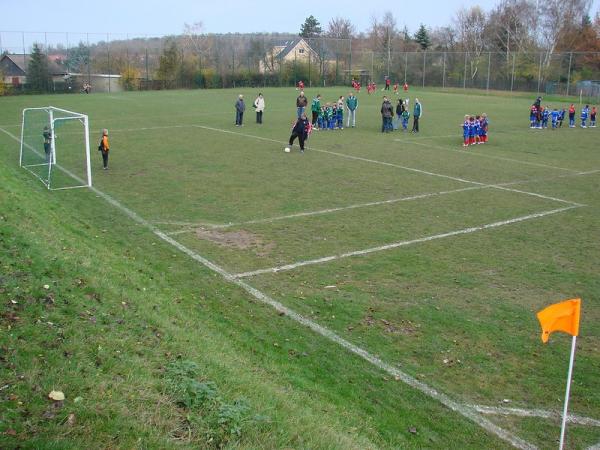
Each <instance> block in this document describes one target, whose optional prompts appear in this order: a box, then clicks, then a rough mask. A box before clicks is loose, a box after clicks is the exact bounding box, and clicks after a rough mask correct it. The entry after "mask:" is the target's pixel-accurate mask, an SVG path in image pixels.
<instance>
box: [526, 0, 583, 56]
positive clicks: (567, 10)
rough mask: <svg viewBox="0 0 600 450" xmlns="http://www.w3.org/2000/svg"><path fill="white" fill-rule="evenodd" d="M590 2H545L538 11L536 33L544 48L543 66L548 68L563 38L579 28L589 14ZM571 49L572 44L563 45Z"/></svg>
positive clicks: (549, 0) (571, 0) (554, 0)
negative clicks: (537, 30)
mask: <svg viewBox="0 0 600 450" xmlns="http://www.w3.org/2000/svg"><path fill="white" fill-rule="evenodd" d="M591 4H592V2H591V0H546V1H545V2H544V6H543V8H542V9H541V11H540V30H539V32H538V33H537V35H538V36H539V39H540V44H541V45H542V47H543V48H544V65H545V66H546V67H548V66H549V65H550V60H551V58H552V55H553V54H554V52H555V51H556V49H557V46H558V44H559V43H560V41H561V39H562V38H563V37H564V36H568V35H571V36H573V34H572V33H571V31H572V30H574V29H576V28H578V27H579V26H581V23H582V21H583V18H584V17H586V16H587V15H588V14H589V11H590V7H591ZM565 44H566V45H565V47H569V48H570V47H572V45H573V44H574V42H567V43H565Z"/></svg>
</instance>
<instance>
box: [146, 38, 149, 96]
mask: <svg viewBox="0 0 600 450" xmlns="http://www.w3.org/2000/svg"><path fill="white" fill-rule="evenodd" d="M149 84H150V74H149V72H148V45H146V90H148V89H149V88H148V86H149Z"/></svg>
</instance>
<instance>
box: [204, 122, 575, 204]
mask: <svg viewBox="0 0 600 450" xmlns="http://www.w3.org/2000/svg"><path fill="white" fill-rule="evenodd" d="M194 126H195V127H196V128H202V129H205V130H211V131H217V132H220V133H226V134H233V135H238V136H245V137H250V138H254V139H259V140H263V141H268V142H275V143H278V144H285V143H286V142H285V141H278V140H276V139H271V138H266V137H262V136H256V135H253V134H246V133H239V132H236V131H231V130H223V129H221V128H214V127H208V126H205V125H194ZM305 148H307V149H310V150H312V151H315V152H320V153H326V154H329V155H335V156H339V157H341V158H346V159H352V160H355V161H363V162H368V163H371V164H378V165H382V166H387V167H396V168H398V169H403V170H406V171H409V172H415V173H420V174H423V175H429V176H433V177H438V178H445V179H448V180H454V181H458V182H460V183H467V184H473V185H475V186H486V187H491V188H495V189H501V190H508V189H507V188H504V187H501V186H500V185H498V184H488V183H481V182H479V181H473V180H466V179H464V178H459V177H454V176H451V175H444V174H441V173H436V172H430V171H427V170H422V169H416V168H414V167H408V166H402V165H400V164H394V163H389V162H385V161H378V160H375V159H369V158H363V157H361V156H353V155H347V154H345V153H339V152H334V151H331V150H322V149H318V148H315V147H310V146H306V147H305ZM514 192H518V193H520V194H525V195H532V196H535V197H539V198H545V199H547V200H553V201H560V202H563V203H567V204H570V205H579V204H577V203H575V202H572V201H569V200H563V199H557V198H555V197H548V196H545V195H542V194H537V193H534V192H528V191H521V190H516V189H515V190H514Z"/></svg>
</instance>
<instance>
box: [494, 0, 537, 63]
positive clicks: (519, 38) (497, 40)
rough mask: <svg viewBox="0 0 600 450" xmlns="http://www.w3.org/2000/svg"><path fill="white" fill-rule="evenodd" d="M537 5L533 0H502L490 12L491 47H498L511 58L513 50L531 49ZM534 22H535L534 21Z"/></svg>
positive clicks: (507, 57) (507, 59) (507, 58)
mask: <svg viewBox="0 0 600 450" xmlns="http://www.w3.org/2000/svg"><path fill="white" fill-rule="evenodd" d="M535 11H536V6H535V4H534V3H533V1H532V0H502V1H501V2H500V3H499V4H498V5H497V6H496V7H495V8H494V9H493V10H492V11H491V13H490V16H489V19H488V27H487V30H488V32H487V33H486V34H487V35H488V36H489V38H490V42H489V45H490V47H491V48H496V49H498V50H500V51H502V52H504V53H505V55H506V61H507V62H508V61H509V59H510V53H511V52H515V51H516V52H520V51H524V50H528V49H530V48H531V47H532V46H533V44H534V42H533V35H532V30H535V28H536V26H535V25H536V24H535V22H536V21H537V17H536V14H535ZM532 22H533V23H532Z"/></svg>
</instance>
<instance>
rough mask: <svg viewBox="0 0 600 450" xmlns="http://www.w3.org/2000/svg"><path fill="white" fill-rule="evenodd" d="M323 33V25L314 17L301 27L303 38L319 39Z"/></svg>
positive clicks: (310, 17)
mask: <svg viewBox="0 0 600 450" xmlns="http://www.w3.org/2000/svg"><path fill="white" fill-rule="evenodd" d="M322 32H323V29H322V28H321V24H320V23H319V21H318V20H317V19H315V17H314V16H312V15H310V16H308V17H307V18H306V20H305V21H304V23H303V24H302V26H301V27H300V36H302V37H303V38H314V37H318V36H320V35H321V33H322Z"/></svg>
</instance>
